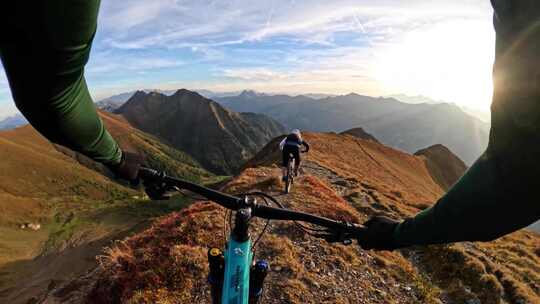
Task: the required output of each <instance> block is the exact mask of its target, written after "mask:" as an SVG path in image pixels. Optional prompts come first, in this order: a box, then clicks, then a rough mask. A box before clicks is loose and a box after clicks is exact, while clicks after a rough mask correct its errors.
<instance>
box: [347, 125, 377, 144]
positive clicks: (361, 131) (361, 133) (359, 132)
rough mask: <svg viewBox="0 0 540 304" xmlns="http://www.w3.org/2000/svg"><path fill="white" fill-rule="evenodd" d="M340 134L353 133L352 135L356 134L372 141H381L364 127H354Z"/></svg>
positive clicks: (357, 136) (355, 135)
mask: <svg viewBox="0 0 540 304" xmlns="http://www.w3.org/2000/svg"><path fill="white" fill-rule="evenodd" d="M340 134H341V135H351V136H354V137H356V138H360V139H365V140H370V141H373V142H376V143H378V142H379V141H378V140H377V138H375V136H373V135H371V134H369V133H368V132H366V131H365V130H364V129H362V128H353V129H350V130H347V131H344V132H341V133H340Z"/></svg>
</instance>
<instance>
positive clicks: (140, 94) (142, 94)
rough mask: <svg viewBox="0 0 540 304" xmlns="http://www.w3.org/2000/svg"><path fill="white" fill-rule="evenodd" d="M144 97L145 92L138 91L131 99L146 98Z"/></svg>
mask: <svg viewBox="0 0 540 304" xmlns="http://www.w3.org/2000/svg"><path fill="white" fill-rule="evenodd" d="M146 95H148V94H147V93H146V92H145V91H140V90H139V91H137V92H135V94H133V97H134V98H135V97H143V96H146Z"/></svg>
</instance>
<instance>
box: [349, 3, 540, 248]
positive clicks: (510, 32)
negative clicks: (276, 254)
mask: <svg viewBox="0 0 540 304" xmlns="http://www.w3.org/2000/svg"><path fill="white" fill-rule="evenodd" d="M491 3H492V5H493V8H494V9H495V15H494V24H495V31H496V33H497V41H496V59H495V64H494V68H493V78H494V85H495V90H494V96H493V103H492V106H491V117H492V122H491V133H490V140H489V145H488V148H487V150H486V151H485V153H484V154H483V155H482V156H481V157H480V158H479V159H478V160H477V161H476V162H475V163H474V165H473V166H472V167H471V168H470V169H469V170H468V171H467V173H466V174H465V175H464V176H463V177H462V178H461V180H459V181H458V182H457V184H456V185H454V187H453V188H452V189H450V190H449V191H448V193H447V194H446V195H444V196H443V197H442V198H441V199H440V200H439V201H438V202H437V204H435V205H434V206H433V207H431V208H428V209H426V210H424V211H422V212H420V213H419V214H418V215H416V216H415V217H413V218H409V219H406V220H405V221H395V220H392V219H389V218H386V217H381V216H376V217H373V218H372V219H370V220H369V221H368V222H367V223H365V225H366V226H367V227H368V231H367V233H365V234H362V235H360V236H359V239H358V241H359V243H360V245H361V246H362V247H363V248H365V249H380V250H392V249H396V248H401V247H408V246H412V245H425V244H440V243H451V242H460V241H491V240H494V239H496V238H499V237H501V236H503V235H506V234H508V233H511V232H514V231H516V230H518V229H521V228H524V227H527V226H529V225H530V224H532V223H534V222H535V221H538V220H539V219H540V202H539V201H538V190H539V189H540V178H539V177H540V161H539V156H540V51H539V50H540V22H539V20H540V1H538V0H491ZM465 72H466V71H464V73H465Z"/></svg>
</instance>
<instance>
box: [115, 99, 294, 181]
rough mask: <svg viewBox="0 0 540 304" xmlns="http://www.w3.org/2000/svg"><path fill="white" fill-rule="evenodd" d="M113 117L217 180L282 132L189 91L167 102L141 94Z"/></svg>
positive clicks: (266, 120)
mask: <svg viewBox="0 0 540 304" xmlns="http://www.w3.org/2000/svg"><path fill="white" fill-rule="evenodd" d="M116 113H118V114H121V115H122V116H123V117H125V118H126V120H127V121H129V122H130V123H131V124H132V125H134V126H136V127H137V128H139V129H141V130H143V131H145V132H148V133H150V134H153V135H155V136H157V137H158V138H161V139H164V140H165V141H166V142H167V143H169V144H170V145H171V146H173V147H175V148H177V149H179V150H181V151H185V152H187V153H189V154H190V155H191V156H192V157H193V158H195V159H196V160H197V161H198V162H199V163H200V164H201V165H202V166H203V167H205V168H207V169H208V170H210V171H212V172H215V173H218V174H232V173H234V172H237V170H238V169H239V168H240V167H241V166H242V165H243V164H244V163H245V162H246V161H247V160H248V159H249V158H251V157H252V156H253V155H254V154H255V153H256V152H257V151H258V150H259V149H260V148H262V147H263V146H264V144H266V143H267V142H268V141H269V140H270V139H271V138H273V137H275V136H278V135H281V134H283V133H284V132H285V130H284V128H283V127H282V126H281V125H280V124H279V123H277V122H276V121H274V120H273V119H271V118H268V117H266V116H264V115H260V114H253V113H235V112H232V111H230V110H227V109H225V108H223V107H222V106H220V105H219V104H217V103H215V102H213V101H212V100H209V99H206V98H204V97H202V96H201V95H199V94H197V93H195V92H191V91H188V90H179V91H177V92H176V93H175V94H173V95H171V96H166V95H163V94H159V93H155V92H151V93H145V92H141V91H139V92H137V93H136V94H135V95H134V96H133V97H132V98H131V99H130V100H128V101H127V102H126V103H125V104H124V105H122V107H120V108H119V109H118V110H117V111H116Z"/></svg>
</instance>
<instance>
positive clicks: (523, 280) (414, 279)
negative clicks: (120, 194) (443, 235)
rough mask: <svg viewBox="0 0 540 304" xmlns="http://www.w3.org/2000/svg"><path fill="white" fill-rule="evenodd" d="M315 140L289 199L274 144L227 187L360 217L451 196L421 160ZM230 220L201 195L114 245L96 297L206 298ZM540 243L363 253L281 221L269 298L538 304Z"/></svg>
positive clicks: (275, 228)
mask: <svg viewBox="0 0 540 304" xmlns="http://www.w3.org/2000/svg"><path fill="white" fill-rule="evenodd" d="M307 140H308V141H309V142H310V144H312V146H313V147H317V148H316V149H314V151H313V153H311V154H310V155H309V157H308V159H309V161H308V162H306V164H305V167H304V170H305V171H306V175H304V176H303V177H301V178H300V181H299V183H297V184H296V186H295V188H294V189H293V192H292V193H291V194H290V195H288V196H280V189H281V188H282V185H281V182H280V181H279V179H277V178H276V176H277V175H279V169H278V168H277V167H276V166H274V165H273V164H272V163H273V161H272V160H271V159H272V156H271V152H272V151H267V152H270V153H269V154H268V153H267V154H265V155H264V156H260V158H261V160H259V162H258V165H259V166H257V167H256V168H247V169H246V170H245V171H244V172H243V173H242V174H241V175H240V176H238V177H236V178H235V179H234V180H233V181H232V182H230V183H229V184H228V186H227V188H226V189H227V190H228V191H230V192H233V193H234V192H245V191H247V190H249V191H253V190H262V191H266V192H269V193H272V194H274V195H277V196H278V197H279V199H280V200H281V201H282V202H283V203H284V204H286V205H287V206H289V207H292V208H295V209H299V210H306V211H310V212H315V213H318V214H321V215H326V216H330V217H333V218H341V219H348V220H352V221H355V222H362V221H364V220H365V219H367V218H368V217H370V216H371V215H373V214H375V213H385V214H389V215H392V216H405V215H411V214H414V213H415V212H417V211H418V210H420V209H421V208H424V207H425V206H426V204H427V203H428V202H431V201H434V200H436V199H437V197H438V196H440V195H442V193H443V192H442V190H441V188H440V186H438V185H437V184H436V183H435V182H434V181H433V180H432V179H431V177H430V175H429V173H428V171H427V169H426V165H425V162H423V160H422V159H421V158H417V157H414V156H411V155H408V154H405V153H401V152H398V151H395V150H392V149H389V148H386V147H383V146H380V145H377V144H375V143H372V142H366V141H362V140H356V139H352V138H350V137H340V136H337V135H334V134H310V135H307ZM263 154H264V153H263ZM255 163H257V161H255ZM252 164H254V163H252ZM330 169H331V170H330ZM419 202H420V203H419ZM222 216H223V210H222V209H221V208H219V207H216V206H215V205H213V204H211V203H208V202H200V203H197V204H196V205H193V206H192V207H190V208H188V209H186V210H184V211H182V212H180V213H175V214H172V215H169V216H166V217H163V218H162V219H161V220H159V221H157V222H156V223H154V225H153V227H152V228H150V229H149V230H147V231H145V232H143V233H141V234H139V235H137V236H135V237H132V238H129V239H127V240H126V241H125V242H123V243H122V244H121V245H119V246H115V247H113V248H112V249H110V250H109V252H108V255H106V256H105V258H104V259H102V265H103V268H102V269H101V272H100V277H101V279H100V281H99V282H98V284H97V285H93V284H95V282H94V281H92V282H91V285H92V286H93V287H92V290H93V291H92V292H91V293H90V295H91V296H92V299H94V300H95V301H97V302H100V301H101V302H102V303H111V302H113V303H114V302H115V300H116V301H118V300H123V301H128V300H131V301H132V303H156V302H158V301H162V302H163V303H190V302H196V303H200V302H204V301H207V300H208V288H207V286H206V281H205V276H206V271H207V266H206V262H205V254H206V249H207V248H208V247H209V246H222V245H223V238H222V229H223V221H222ZM539 246H540V238H539V237H538V235H536V234H533V233H529V232H517V233H514V234H512V235H510V236H507V237H505V238H502V239H501V240H498V241H496V242H492V243H486V244H481V243H463V244H456V245H450V246H430V247H419V248H413V249H408V250H403V251H399V252H393V253H389V252H365V251H361V250H359V249H358V248H357V246H350V247H345V246H342V245H329V244H326V243H324V242H322V241H319V240H317V239H313V238H311V237H308V236H306V235H305V234H304V233H303V232H302V231H300V230H299V229H298V228H297V227H295V226H294V225H293V224H291V223H275V224H273V225H272V229H271V231H270V233H269V235H268V236H267V237H265V238H264V240H263V242H262V244H261V246H260V248H259V251H258V256H259V257H260V258H269V259H270V262H271V264H272V267H273V269H274V271H273V272H272V273H271V275H270V281H269V284H268V286H267V287H268V289H267V291H266V294H265V298H266V301H265V303H442V301H444V302H445V303H465V302H467V301H472V302H470V303H477V302H476V301H481V303H536V302H538V301H540V293H539V290H538V286H540V281H539V278H538V277H539V276H538V272H539V271H538V270H539V267H540V259H539V255H540V252H539V250H538V248H539ZM93 280H95V277H94V278H93ZM111 288H113V289H112V290H114V292H111V291H112V290H111ZM69 298H70V295H69V294H64V297H63V298H62V297H57V299H64V300H66V299H69Z"/></svg>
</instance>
